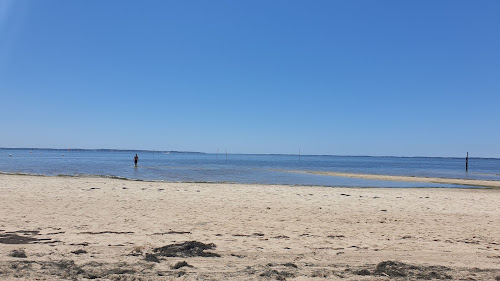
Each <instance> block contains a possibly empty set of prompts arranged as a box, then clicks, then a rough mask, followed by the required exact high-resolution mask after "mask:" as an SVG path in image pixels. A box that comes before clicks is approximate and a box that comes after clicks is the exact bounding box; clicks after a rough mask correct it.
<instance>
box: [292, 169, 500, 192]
mask: <svg viewBox="0 0 500 281" xmlns="http://www.w3.org/2000/svg"><path fill="white" fill-rule="evenodd" d="M286 172H290V173H303V174H313V175H323V176H334V177H348V178H356V179H367V180H384V181H403V182H430V183H444V184H459V185H470V186H482V187H493V188H500V181H497V180H474V179H453V178H433V177H412V176H391V175H375V174H355V173H341V172H323V171H286Z"/></svg>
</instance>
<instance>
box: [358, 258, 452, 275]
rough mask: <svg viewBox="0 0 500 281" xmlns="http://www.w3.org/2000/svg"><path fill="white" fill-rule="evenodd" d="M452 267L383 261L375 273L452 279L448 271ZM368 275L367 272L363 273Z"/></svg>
mask: <svg viewBox="0 0 500 281" xmlns="http://www.w3.org/2000/svg"><path fill="white" fill-rule="evenodd" d="M448 271H450V268H448V267H445V266H416V265H411V264H406V263H402V262H399V261H383V262H381V263H379V264H377V267H376V268H375V271H374V275H385V276H389V277H407V278H413V279H415V278H417V279H425V280H431V279H439V280H445V279H452V277H451V276H450V275H448V274H447V272H448ZM363 275H366V274H363Z"/></svg>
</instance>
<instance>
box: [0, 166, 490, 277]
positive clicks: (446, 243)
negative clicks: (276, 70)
mask: <svg viewBox="0 0 500 281" xmlns="http://www.w3.org/2000/svg"><path fill="white" fill-rule="evenodd" d="M498 202H500V190H498V189H434V188H420V189H410V188H404V189H403V188H396V189H395V188H387V189H386V188H330V187H310V186H280V185H272V186H270V185H243V184H207V183H164V182H141V181H128V180H118V179H106V178H83V177H42V176H21V175H0V279H1V280H36V279H39V280H68V279H72V280H87V279H99V280H176V279H179V280H200V279H201V280H205V279H211V280H318V278H321V279H324V278H327V279H329V280H387V279H388V278H391V279H395V280H418V279H423V280H424V279H425V280H429V279H450V278H453V279H467V280H495V279H496V280H500V238H499V236H498V233H500V223H499V222H500V204H498Z"/></svg>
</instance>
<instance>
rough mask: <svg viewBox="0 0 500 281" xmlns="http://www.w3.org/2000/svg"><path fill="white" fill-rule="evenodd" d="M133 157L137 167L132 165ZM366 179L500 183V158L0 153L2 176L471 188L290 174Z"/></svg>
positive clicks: (71, 151) (84, 152) (0, 149)
mask: <svg viewBox="0 0 500 281" xmlns="http://www.w3.org/2000/svg"><path fill="white" fill-rule="evenodd" d="M135 153H137V154H138V156H139V165H138V166H137V167H135V166H134V161H133V158H134V156H135ZM297 170H302V171H332V172H349V173H363V174H381V175H402V176H424V177H443V178H464V179H483V180H500V159H495V158H469V171H468V172H466V171H465V158H435V157H370V156H329V155H328V156H327V155H325V156H319V155H301V156H300V157H299V155H261V154H258V155H253V154H228V155H226V154H205V153H184V152H181V153H179V152H153V151H117V150H57V149H6V148H0V172H2V173H9V174H33V175H47V176H102V177H116V178H123V179H129V180H158V181H168V182H234V183H260V184H286V185H320V186H342V187H467V186H460V185H452V184H434V183H415V182H395V181H381V180H366V179H355V178H346V177H334V176H324V175H312V174H301V173H291V172H287V171H297Z"/></svg>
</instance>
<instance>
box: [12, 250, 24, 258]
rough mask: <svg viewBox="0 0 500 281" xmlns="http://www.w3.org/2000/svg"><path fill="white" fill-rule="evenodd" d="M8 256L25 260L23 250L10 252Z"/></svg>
mask: <svg viewBox="0 0 500 281" xmlns="http://www.w3.org/2000/svg"><path fill="white" fill-rule="evenodd" d="M9 256H11V257H13V258H27V256H26V253H25V252H24V250H14V251H12V252H10V254H9Z"/></svg>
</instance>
